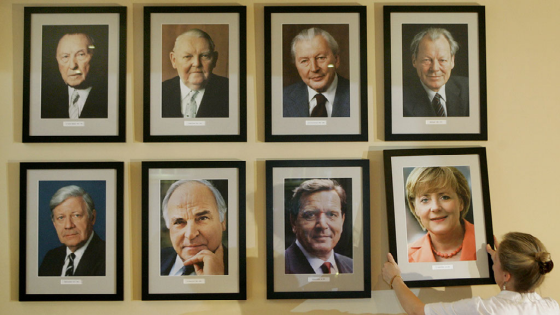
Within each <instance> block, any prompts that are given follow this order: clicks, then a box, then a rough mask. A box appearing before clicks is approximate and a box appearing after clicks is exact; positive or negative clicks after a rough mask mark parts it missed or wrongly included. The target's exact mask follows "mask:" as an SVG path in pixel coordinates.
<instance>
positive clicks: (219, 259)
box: [160, 179, 228, 276]
mask: <svg viewBox="0 0 560 315" xmlns="http://www.w3.org/2000/svg"><path fill="white" fill-rule="evenodd" d="M161 209H162V216H163V220H164V221H165V225H166V227H167V228H168V229H169V238H170V240H171V243H172V245H173V246H172V247H166V248H163V249H162V251H161V265H160V267H161V275H162V276H189V275H198V276H205V275H227V274H228V262H227V261H228V258H227V257H228V255H227V247H226V246H224V245H223V244H222V235H223V233H224V232H225V230H226V213H227V206H226V202H225V200H224V198H223V197H222V194H221V193H220V192H219V191H218V189H217V188H216V187H214V185H212V183H210V182H209V181H207V180H203V179H200V180H180V181H176V182H175V183H173V185H171V186H170V187H169V189H168V190H167V193H166V194H165V197H164V199H163V202H162V208H161Z"/></svg>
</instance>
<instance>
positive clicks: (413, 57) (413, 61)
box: [412, 55, 416, 68]
mask: <svg viewBox="0 0 560 315" xmlns="http://www.w3.org/2000/svg"><path fill="white" fill-rule="evenodd" d="M412 66H413V67H414V68H416V56H414V55H412Z"/></svg>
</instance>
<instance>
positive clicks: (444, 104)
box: [420, 81, 447, 116]
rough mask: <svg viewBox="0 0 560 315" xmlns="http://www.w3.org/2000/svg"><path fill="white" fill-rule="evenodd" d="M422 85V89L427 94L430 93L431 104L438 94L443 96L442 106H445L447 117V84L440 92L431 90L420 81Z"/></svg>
mask: <svg viewBox="0 0 560 315" xmlns="http://www.w3.org/2000/svg"><path fill="white" fill-rule="evenodd" d="M420 83H422V87H424V90H425V91H426V93H428V98H429V99H430V103H431V102H432V100H433V99H434V97H435V96H436V93H437V94H439V96H441V105H443V109H444V110H445V116H447V95H446V94H445V84H444V85H443V86H442V87H440V88H439V91H437V92H434V91H432V90H430V88H429V87H427V86H426V85H425V84H424V82H422V81H420Z"/></svg>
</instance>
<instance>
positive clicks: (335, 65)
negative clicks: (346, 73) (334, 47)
mask: <svg viewBox="0 0 560 315" xmlns="http://www.w3.org/2000/svg"><path fill="white" fill-rule="evenodd" d="M339 66H340V56H339V55H335V56H334V69H335V70H336V69H338V67H339Z"/></svg>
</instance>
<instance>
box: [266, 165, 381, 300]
mask: <svg viewBox="0 0 560 315" xmlns="http://www.w3.org/2000/svg"><path fill="white" fill-rule="evenodd" d="M311 179H331V180H335V181H337V182H338V183H339V184H340V186H341V187H342V188H343V189H344V190H345V195H346V203H345V206H344V202H341V203H342V209H346V210H345V211H344V210H343V215H344V216H343V220H342V223H341V224H342V225H341V226H339V227H338V228H337V227H334V226H333V227H330V228H329V230H330V231H332V235H333V236H335V235H336V234H338V237H339V239H338V240H337V243H336V244H334V245H335V246H334V247H333V248H334V252H335V254H334V257H335V258H334V259H335V263H336V264H337V268H338V271H339V273H338V274H329V275H325V274H315V273H314V272H315V271H314V270H313V269H312V267H311V266H310V265H309V263H308V262H307V260H305V257H304V258H303V259H304V260H305V262H303V260H301V261H302V263H301V264H300V263H299V261H300V260H292V262H291V263H290V266H295V267H294V268H291V267H288V266H286V261H287V258H286V253H287V252H290V253H288V255H290V257H293V258H296V256H294V255H292V254H291V253H294V250H295V247H293V246H296V243H295V239H296V236H295V235H294V234H293V233H294V232H293V230H292V229H290V225H291V223H290V222H291V221H290V220H291V218H290V215H289V211H286V207H290V204H291V200H290V199H291V198H292V197H291V193H292V192H293V189H292V188H295V187H298V185H300V184H301V183H303V182H304V181H307V180H311ZM331 192H332V190H331ZM339 196H340V194H339ZM369 196H370V194H369V161H368V160H267V161H266V248H267V250H266V258H267V266H266V269H267V298H268V299H325V298H369V297H371V268H370V230H369V206H370V203H369ZM339 228H340V229H339ZM337 229H338V230H339V231H341V232H339V233H336V230H337ZM345 231H346V232H345ZM335 237H336V236H335ZM302 246H303V245H302ZM292 247H293V248H292ZM295 252H297V250H295ZM299 252H300V253H303V252H302V251H301V250H300V251H299ZM341 255H344V256H346V259H347V260H346V261H348V259H350V260H351V262H350V263H349V265H352V267H344V266H343V264H345V263H343V262H342V260H341V259H344V257H342V258H341V257H340V256H341ZM301 256H303V254H302V255H301ZM301 256H300V258H301ZM292 263H293V264H292ZM296 265H301V266H306V267H308V268H305V269H301V268H300V267H299V266H296Z"/></svg>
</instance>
